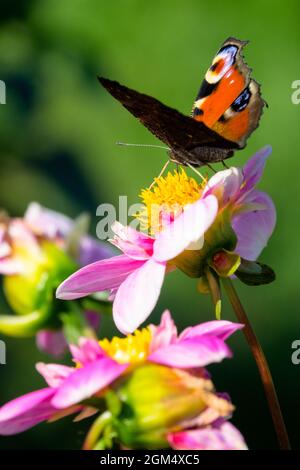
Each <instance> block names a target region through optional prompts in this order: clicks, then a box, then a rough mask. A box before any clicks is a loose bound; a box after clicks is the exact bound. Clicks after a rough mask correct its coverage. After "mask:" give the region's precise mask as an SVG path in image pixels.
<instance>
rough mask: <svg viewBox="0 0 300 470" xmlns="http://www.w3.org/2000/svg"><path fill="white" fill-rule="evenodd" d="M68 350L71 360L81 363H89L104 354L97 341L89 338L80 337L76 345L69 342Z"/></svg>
mask: <svg viewBox="0 0 300 470" xmlns="http://www.w3.org/2000/svg"><path fill="white" fill-rule="evenodd" d="M70 351H71V354H72V357H73V360H74V361H75V362H77V363H79V364H81V365H86V364H89V363H91V362H94V361H97V360H98V359H102V358H103V356H105V353H104V351H103V349H102V348H101V347H100V345H99V343H98V341H96V340H95V339H89V338H80V339H79V345H78V346H76V345H75V344H70Z"/></svg>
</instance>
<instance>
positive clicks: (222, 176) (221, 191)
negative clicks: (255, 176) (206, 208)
mask: <svg viewBox="0 0 300 470" xmlns="http://www.w3.org/2000/svg"><path fill="white" fill-rule="evenodd" d="M242 182H243V173H242V170H240V169H239V168H235V167H231V168H228V170H223V171H218V173H215V174H214V175H213V176H212V177H211V178H210V180H209V181H208V183H207V185H206V187H205V189H204V191H203V196H205V197H207V196H208V195H209V194H215V195H216V196H217V197H218V198H219V199H220V201H219V202H220V204H221V205H222V206H225V205H226V204H227V203H228V202H229V201H231V200H234V199H235V198H236V197H237V195H238V194H239V190H240V187H241V184H242Z"/></svg>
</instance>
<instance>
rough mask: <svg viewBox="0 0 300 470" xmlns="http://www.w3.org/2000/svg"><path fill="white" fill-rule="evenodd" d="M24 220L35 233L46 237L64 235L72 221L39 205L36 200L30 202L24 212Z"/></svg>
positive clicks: (71, 225)
mask: <svg viewBox="0 0 300 470" xmlns="http://www.w3.org/2000/svg"><path fill="white" fill-rule="evenodd" d="M24 220H25V222H26V224H27V225H29V227H30V228H31V230H33V232H35V233H36V234H37V235H44V236H46V237H47V238H55V237H57V236H63V237H65V236H66V235H68V233H69V232H70V231H71V229H72V227H73V224H74V223H73V221H72V219H70V218H69V217H67V216H66V215H64V214H60V213H59V212H55V211H53V210H51V209H47V208H46V207H43V206H41V205H40V204H39V203H37V202H31V203H30V204H29V206H28V208H27V210H26V212H25V215H24Z"/></svg>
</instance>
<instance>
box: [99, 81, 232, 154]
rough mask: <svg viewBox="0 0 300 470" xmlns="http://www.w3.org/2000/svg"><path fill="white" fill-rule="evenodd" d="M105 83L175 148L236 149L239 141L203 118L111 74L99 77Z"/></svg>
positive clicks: (167, 143)
mask: <svg viewBox="0 0 300 470" xmlns="http://www.w3.org/2000/svg"><path fill="white" fill-rule="evenodd" d="M98 79H99V82H100V83H101V85H102V86H103V87H104V88H105V89H106V90H107V91H108V92H109V93H110V94H111V95H112V96H113V97H114V98H116V99H117V100H118V101H120V103H121V104H122V105H123V106H124V107H125V108H126V109H127V110H128V111H129V112H130V113H131V114H133V115H134V116H135V117H136V118H138V119H139V120H140V121H141V123H142V124H143V125H144V126H145V127H147V129H149V131H150V132H152V134H154V135H155V136H156V137H157V138H158V139H160V140H161V141H162V142H164V143H165V144H166V145H168V146H169V147H170V149H175V150H177V149H178V150H181V151H183V150H186V151H190V150H192V149H194V148H196V147H212V148H220V149H236V148H238V145H237V144H236V143H235V142H232V141H231V140H227V139H224V138H223V137H222V136H220V135H219V134H217V133H216V132H214V131H212V130H211V129H209V128H208V127H207V126H205V124H203V123H202V122H197V121H195V120H194V119H192V118H191V117H189V116H185V115H184V114H181V113H180V112H179V111H177V110H176V109H173V108H170V107H169V106H166V105H164V104H163V103H161V102H160V101H158V100H157V99H155V98H152V97H151V96H148V95H145V94H144V93H139V92H138V91H135V90H132V89H130V88H127V87H126V86H124V85H121V84H120V83H118V82H116V81H114V80H109V79H107V78H103V77H98Z"/></svg>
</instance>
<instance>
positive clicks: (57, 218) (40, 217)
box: [24, 202, 114, 266]
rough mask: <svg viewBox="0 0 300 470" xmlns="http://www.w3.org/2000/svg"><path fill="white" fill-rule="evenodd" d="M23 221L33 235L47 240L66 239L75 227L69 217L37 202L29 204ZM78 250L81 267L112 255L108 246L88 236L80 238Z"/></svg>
mask: <svg viewBox="0 0 300 470" xmlns="http://www.w3.org/2000/svg"><path fill="white" fill-rule="evenodd" d="M24 219H25V222H26V223H27V225H28V226H29V227H30V228H31V230H33V232H34V233H36V234H37V235H43V236H45V237H47V238H49V239H55V238H56V237H60V238H62V239H66V238H67V237H68V235H69V234H70V233H71V232H72V230H73V229H74V227H75V222H74V220H72V219H71V218H70V217H67V216H66V215H64V214H61V213H60V212H56V211H53V210H51V209H47V208H46V207H43V206H41V205H40V204H38V203H37V202H32V203H31V204H29V206H28V208H27V210H26V213H25V216H24ZM79 248H80V250H79V260H78V261H79V263H80V265H81V266H86V265H87V264H90V263H94V262H95V261H98V260H101V259H104V258H109V257H111V256H113V255H114V252H113V250H112V248H111V247H110V246H109V245H108V244H106V243H104V242H101V241H99V240H95V239H94V238H92V237H90V236H89V235H85V236H82V238H81V241H80V247H79Z"/></svg>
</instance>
